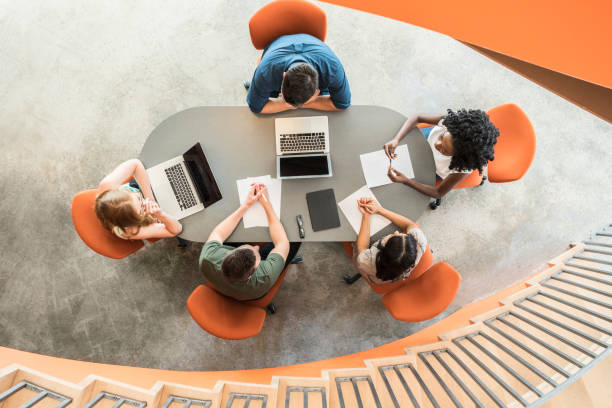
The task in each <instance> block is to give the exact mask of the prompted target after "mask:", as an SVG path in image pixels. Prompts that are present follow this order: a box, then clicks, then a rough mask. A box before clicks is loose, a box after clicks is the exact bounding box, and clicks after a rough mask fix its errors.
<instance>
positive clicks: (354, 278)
mask: <svg viewBox="0 0 612 408" xmlns="http://www.w3.org/2000/svg"><path fill="white" fill-rule="evenodd" d="M342 279H344V282H346V283H347V284H349V285H352V284H353V283H355V282H357V281H358V280H359V279H361V274H360V273H356V274H355V275H353V276H349V275H344V276H343V277H342Z"/></svg>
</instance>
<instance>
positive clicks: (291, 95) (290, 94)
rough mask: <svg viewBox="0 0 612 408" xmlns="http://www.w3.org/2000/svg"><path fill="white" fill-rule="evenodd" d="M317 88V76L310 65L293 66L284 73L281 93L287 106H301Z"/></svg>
mask: <svg viewBox="0 0 612 408" xmlns="http://www.w3.org/2000/svg"><path fill="white" fill-rule="evenodd" d="M318 88H319V74H318V73H317V70H316V69H314V68H313V67H312V66H311V65H310V64H307V63H305V62H301V63H299V64H294V65H292V66H291V67H289V69H288V70H287V72H286V73H285V78H283V86H282V89H281V92H282V93H283V97H284V98H285V101H287V103H288V104H290V105H293V106H298V107H299V106H302V105H303V104H304V103H306V101H308V100H309V99H310V98H312V95H314V94H315V92H316V91H317V89H318Z"/></svg>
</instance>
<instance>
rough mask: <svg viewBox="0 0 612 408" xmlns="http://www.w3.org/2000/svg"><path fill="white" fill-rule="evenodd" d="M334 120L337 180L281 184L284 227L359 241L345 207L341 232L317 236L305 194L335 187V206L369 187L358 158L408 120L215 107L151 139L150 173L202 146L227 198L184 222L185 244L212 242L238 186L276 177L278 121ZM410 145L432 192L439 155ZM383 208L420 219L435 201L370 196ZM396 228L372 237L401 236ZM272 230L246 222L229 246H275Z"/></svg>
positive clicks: (414, 134)
mask: <svg viewBox="0 0 612 408" xmlns="http://www.w3.org/2000/svg"><path fill="white" fill-rule="evenodd" d="M320 115H325V116H328V118H329V140H330V156H331V165H332V172H333V176H332V177H322V178H307V179H285V180H283V181H282V201H281V221H282V223H283V225H284V226H285V230H286V232H287V236H288V237H289V240H290V241H354V240H355V239H356V236H357V235H356V233H355V231H354V230H353V228H352V227H351V225H350V224H349V222H348V220H347V219H346V218H345V217H344V214H343V213H342V210H340V208H339V207H337V208H338V213H339V217H340V227H338V228H333V229H328V230H323V231H318V232H313V230H312V225H311V222H310V216H309V213H308V206H307V204H306V193H309V192H311V191H318V190H324V189H328V188H332V189H333V190H334V194H335V197H336V202H340V201H342V200H343V199H344V198H346V197H348V196H349V195H350V194H352V193H354V192H355V191H357V190H358V189H359V188H361V187H362V186H364V185H365V184H366V182H365V178H364V175H363V171H362V169H361V161H360V159H359V155H360V154H363V153H368V152H373V151H375V150H380V149H382V147H383V145H384V144H385V143H386V142H387V141H389V140H390V139H391V138H392V137H393V136H395V134H396V133H397V131H398V130H399V129H400V127H401V126H402V124H403V123H404V121H405V120H406V117H405V116H403V115H402V114H400V113H398V112H395V111H393V110H391V109H387V108H383V107H380V106H351V107H350V108H348V109H347V110H345V111H338V112H321V111H313V110H308V109H305V110H302V109H299V110H292V111H287V112H283V113H279V114H276V115H255V114H253V113H252V112H251V111H250V110H249V108H248V107H239V106H210V107H197V108H191V109H187V110H184V111H182V112H179V113H176V114H174V115H172V116H170V117H169V118H168V119H166V120H164V121H163V122H162V123H161V124H160V125H159V126H157V127H156V128H155V129H154V130H153V132H152V133H151V134H150V135H149V137H148V138H147V140H146V142H145V144H144V146H143V148H142V151H141V153H140V159H141V160H142V162H143V163H144V165H145V167H147V168H148V167H151V166H154V165H156V164H159V163H161V162H164V161H166V160H168V159H171V158H173V157H175V156H179V155H182V154H183V153H185V152H186V151H187V150H188V149H189V148H191V147H192V146H193V145H194V144H196V143H197V142H200V144H201V146H202V149H203V150H204V154H205V155H206V159H207V160H208V163H209V165H210V168H211V170H212V172H213V174H214V177H215V179H216V181H217V184H218V186H219V189H220V190H221V194H222V196H223V198H222V199H221V200H220V201H218V202H216V203H214V204H212V205H211V206H209V207H207V208H205V209H204V210H203V211H201V212H198V213H196V214H193V215H191V216H189V217H186V218H183V219H182V220H181V223H182V224H183V232H182V233H181V235H180V237H181V238H183V239H186V240H190V241H198V242H205V241H206V239H207V238H208V236H209V234H210V232H211V231H212V229H213V228H214V227H215V226H216V225H217V224H218V223H219V222H221V221H222V220H223V219H224V218H225V217H227V216H228V215H229V214H231V213H232V212H233V211H234V210H236V209H237V208H238V206H239V199H238V189H237V186H236V180H239V179H244V178H247V177H255V176H263V175H268V174H269V175H270V176H271V177H272V178H276V144H275V133H274V119H275V118H278V117H293V116H320ZM403 143H406V144H407V145H408V150H409V152H410V158H411V161H412V166H413V169H414V174H415V179H416V180H417V181H419V182H421V183H426V184H429V185H433V183H434V179H435V168H434V161H433V155H432V152H431V149H430V147H429V145H428V144H427V142H426V140H425V138H424V137H423V135H422V134H421V133H420V132H419V131H418V130H416V129H414V130H412V131H411V132H410V133H409V134H408V135H407V136H406V137H405V138H404V140H403V141H402V144H403ZM371 190H372V192H373V193H374V195H375V196H376V198H377V199H378V201H379V202H380V203H381V205H382V206H384V207H386V208H388V209H390V210H391V211H395V212H397V213H399V214H402V215H405V216H407V217H408V218H410V219H412V220H417V219H418V218H419V216H420V215H421V214H422V213H423V211H424V210H425V208H426V206H427V203H428V202H429V198H428V197H426V196H424V195H422V194H420V193H418V192H417V191H415V190H413V189H411V188H409V187H406V186H404V185H401V184H397V183H393V184H388V185H385V186H380V187H374V188H372V189H371ZM298 214H301V215H302V219H303V221H304V230H305V232H306V237H305V238H303V239H300V236H299V232H298V227H297V222H296V218H295V217H296V215H298ZM395 229H396V228H394V226H393V224H390V225H388V226H387V227H385V228H384V229H383V230H381V231H380V232H378V233H377V234H376V235H375V236H374V237H373V238H377V237H380V236H384V235H385V234H388V233H390V232H392V231H394V230H395ZM269 240H270V237H269V234H268V229H267V227H254V228H246V229H245V228H244V227H243V223H242V222H240V223H239V224H238V226H237V227H236V229H235V230H234V233H233V234H232V235H231V236H230V238H229V239H228V240H227V242H262V241H269Z"/></svg>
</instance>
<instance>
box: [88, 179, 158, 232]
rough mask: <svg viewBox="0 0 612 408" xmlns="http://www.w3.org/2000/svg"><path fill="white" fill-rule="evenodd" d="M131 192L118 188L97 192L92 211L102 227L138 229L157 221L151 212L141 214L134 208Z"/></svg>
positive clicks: (111, 229) (109, 228)
mask: <svg viewBox="0 0 612 408" xmlns="http://www.w3.org/2000/svg"><path fill="white" fill-rule="evenodd" d="M131 194H132V193H130V192H128V191H125V190H121V189H118V188H116V189H114V190H106V191H103V192H101V193H100V194H98V196H97V197H96V203H95V205H94V211H95V212H96V215H97V216H98V219H99V220H100V222H101V223H102V225H103V226H104V228H106V229H107V230H109V231H111V232H112V231H113V227H119V228H121V229H122V230H123V231H127V229H128V228H130V227H138V229H140V227H144V226H147V225H151V224H153V223H155V222H156V221H157V220H156V219H155V217H153V216H152V215H151V214H146V213H145V214H142V215H141V214H139V213H138V212H137V211H136V210H135V209H134V206H133V205H132V198H131ZM126 234H127V232H126Z"/></svg>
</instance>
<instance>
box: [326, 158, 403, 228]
mask: <svg viewBox="0 0 612 408" xmlns="http://www.w3.org/2000/svg"><path fill="white" fill-rule="evenodd" d="M387 161H389V159H387ZM362 197H371V198H373V199H374V200H375V201H376V202H377V203H378V202H379V201H378V200H377V199H376V197H374V193H372V191H371V190H370V189H369V188H368V186H363V187H361V188H360V189H359V190H357V191H355V192H354V193H353V194H351V195H350V196H348V197H346V198H345V199H344V200H342V201H340V202H339V203H338V207H340V209H341V210H342V212H343V213H344V216H345V217H346V219H347V220H348V221H349V223H350V224H351V227H353V229H354V230H355V233H356V234H359V228H360V227H361V213H360V212H359V208H357V200H359V199H360V198H362ZM390 223H391V221H389V220H388V219H386V218H385V217H383V216H381V215H378V214H374V215H372V216H371V217H370V236H372V235H374V234H376V233H377V232H378V231H380V230H381V229H383V228H384V227H386V226H387V225H389V224H390Z"/></svg>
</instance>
